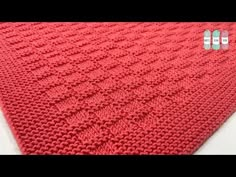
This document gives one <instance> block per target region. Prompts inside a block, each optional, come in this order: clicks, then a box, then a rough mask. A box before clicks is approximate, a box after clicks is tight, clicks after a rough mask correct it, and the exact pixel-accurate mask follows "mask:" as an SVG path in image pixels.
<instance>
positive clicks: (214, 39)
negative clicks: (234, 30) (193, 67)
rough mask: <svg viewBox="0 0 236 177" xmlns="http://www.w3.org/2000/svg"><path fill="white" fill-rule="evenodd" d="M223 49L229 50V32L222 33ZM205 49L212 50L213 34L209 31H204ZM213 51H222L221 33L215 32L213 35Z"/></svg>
mask: <svg viewBox="0 0 236 177" xmlns="http://www.w3.org/2000/svg"><path fill="white" fill-rule="evenodd" d="M221 47H222V49H223V50H227V49H228V48H229V33H228V31H222V34H221ZM204 49H206V50H209V49H211V32H210V31H209V30H206V31H204ZM212 49H213V50H219V49H220V31H219V30H215V31H213V33H212Z"/></svg>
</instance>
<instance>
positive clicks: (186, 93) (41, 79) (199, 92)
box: [0, 22, 236, 154]
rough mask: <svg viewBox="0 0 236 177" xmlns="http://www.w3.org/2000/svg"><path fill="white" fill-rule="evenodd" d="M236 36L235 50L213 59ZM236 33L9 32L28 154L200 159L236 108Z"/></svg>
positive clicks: (12, 103) (1, 71) (110, 27)
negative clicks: (207, 39) (218, 45)
mask: <svg viewBox="0 0 236 177" xmlns="http://www.w3.org/2000/svg"><path fill="white" fill-rule="evenodd" d="M206 29H209V30H210V31H213V30H215V29H218V30H220V31H222V30H227V31H229V34H230V40H231V41H230V42H229V44H230V47H229V50H227V51H224V50H218V51H214V50H204V48H203V47H202V46H203V33H204V31H205V30H206ZM235 34H236V23H62V22H60V23H0V100H1V104H0V105H1V107H2V110H3V112H4V115H5V117H6V119H7V121H8V123H9V125H10V127H11V130H12V132H13V134H14V136H15V138H16V140H17V143H18V145H19V147H20V149H21V151H22V153H23V154H192V153H194V152H195V151H196V150H197V149H198V148H199V147H200V145H201V144H202V143H203V142H204V141H205V140H206V139H207V138H208V137H209V136H210V135H211V134H212V133H213V132H214V131H215V130H217V128H218V127H219V126H220V125H221V124H222V123H223V122H224V121H225V120H226V119H227V118H228V117H229V116H230V115H231V114H232V113H233V112H234V111H235V108H236V58H235V52H236V46H235V37H236V36H235Z"/></svg>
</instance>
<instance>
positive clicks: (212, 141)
mask: <svg viewBox="0 0 236 177" xmlns="http://www.w3.org/2000/svg"><path fill="white" fill-rule="evenodd" d="M0 154H21V152H20V150H19V148H18V146H17V144H16V142H15V139H14V137H13V135H12V133H11V130H10V129H9V127H8V124H7V122H6V120H5V118H4V117H3V114H2V112H1V111H0ZM195 154H196V155H203V154H236V113H234V114H233V115H232V116H231V117H230V118H229V119H228V120H227V121H226V122H225V123H224V124H223V125H222V126H221V127H220V128H219V129H218V130H217V131H216V132H215V133H214V134H213V135H212V136H211V137H210V138H209V139H208V140H207V141H206V142H205V143H204V144H203V145H202V146H201V147H200V148H199V149H198V151H197V152H196V153H195Z"/></svg>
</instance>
